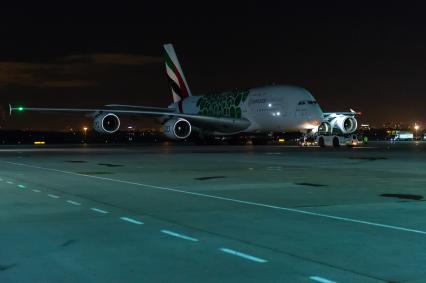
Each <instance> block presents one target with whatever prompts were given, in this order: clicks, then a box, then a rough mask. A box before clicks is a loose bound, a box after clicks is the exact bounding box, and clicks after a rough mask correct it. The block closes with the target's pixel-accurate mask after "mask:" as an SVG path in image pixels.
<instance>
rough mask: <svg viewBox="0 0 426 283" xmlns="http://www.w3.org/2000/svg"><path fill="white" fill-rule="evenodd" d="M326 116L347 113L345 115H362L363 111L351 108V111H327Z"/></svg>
mask: <svg viewBox="0 0 426 283" xmlns="http://www.w3.org/2000/svg"><path fill="white" fill-rule="evenodd" d="M323 115H324V117H328V116H330V115H345V116H352V117H354V116H356V115H362V113H361V112H357V111H355V110H353V109H349V112H325V113H323Z"/></svg>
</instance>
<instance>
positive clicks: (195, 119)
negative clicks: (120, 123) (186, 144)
mask: <svg viewBox="0 0 426 283" xmlns="http://www.w3.org/2000/svg"><path fill="white" fill-rule="evenodd" d="M24 111H25V112H26V111H31V112H41V113H51V112H59V113H66V112H67V113H114V114H122V115H133V116H145V117H158V118H167V117H170V118H172V117H176V118H183V119H186V120H188V121H189V122H190V123H191V125H193V126H195V127H198V128H204V129H207V130H211V131H220V132H226V133H233V132H238V131H243V130H245V129H247V128H248V127H249V126H250V121H249V120H247V119H245V118H230V117H214V116H204V115H198V114H183V113H177V112H174V111H175V110H174V109H170V108H155V107H144V106H130V105H116V106H112V105H109V106H107V107H106V108H34V107H12V106H10V113H12V112H24Z"/></svg>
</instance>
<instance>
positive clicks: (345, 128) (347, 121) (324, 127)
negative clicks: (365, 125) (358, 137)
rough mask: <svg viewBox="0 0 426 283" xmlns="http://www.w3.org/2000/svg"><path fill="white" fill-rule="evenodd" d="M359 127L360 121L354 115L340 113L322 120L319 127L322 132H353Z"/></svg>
mask: <svg viewBox="0 0 426 283" xmlns="http://www.w3.org/2000/svg"><path fill="white" fill-rule="evenodd" d="M357 128H358V122H357V120H356V119H355V118H354V117H351V116H346V115H339V116H335V117H333V118H331V119H329V120H328V121H325V122H322V123H321V125H319V127H318V132H319V133H321V134H352V133H353V132H355V131H356V129H357Z"/></svg>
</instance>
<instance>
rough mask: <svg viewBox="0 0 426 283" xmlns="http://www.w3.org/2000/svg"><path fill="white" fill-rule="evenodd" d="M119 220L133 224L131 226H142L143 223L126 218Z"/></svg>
mask: <svg viewBox="0 0 426 283" xmlns="http://www.w3.org/2000/svg"><path fill="white" fill-rule="evenodd" d="M120 219H121V220H124V221H127V222H130V223H133V224H138V225H142V224H143V222H141V221H137V220H134V219H132V218H128V217H120Z"/></svg>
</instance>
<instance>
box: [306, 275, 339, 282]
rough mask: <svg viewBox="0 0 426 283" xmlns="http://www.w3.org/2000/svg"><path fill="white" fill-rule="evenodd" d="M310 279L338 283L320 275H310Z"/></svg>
mask: <svg viewBox="0 0 426 283" xmlns="http://www.w3.org/2000/svg"><path fill="white" fill-rule="evenodd" d="M309 279H311V280H313V281H317V282H321V283H337V282H336V281H331V280H328V279H326V278H323V277H319V276H311V277H309Z"/></svg>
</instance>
